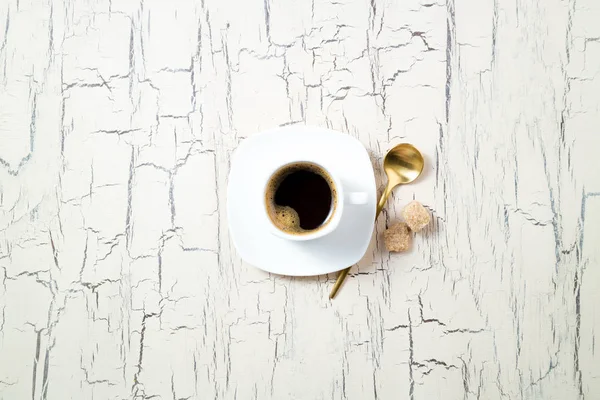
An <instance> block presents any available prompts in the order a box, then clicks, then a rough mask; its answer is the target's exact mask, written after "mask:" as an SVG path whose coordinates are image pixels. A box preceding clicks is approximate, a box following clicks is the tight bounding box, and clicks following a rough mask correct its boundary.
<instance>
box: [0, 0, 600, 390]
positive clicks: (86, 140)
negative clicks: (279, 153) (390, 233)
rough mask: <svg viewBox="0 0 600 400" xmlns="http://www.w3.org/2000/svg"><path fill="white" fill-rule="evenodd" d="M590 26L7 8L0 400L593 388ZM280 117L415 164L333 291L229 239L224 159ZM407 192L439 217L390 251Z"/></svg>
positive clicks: (303, 13) (282, 4)
mask: <svg viewBox="0 0 600 400" xmlns="http://www.w3.org/2000/svg"><path fill="white" fill-rule="evenodd" d="M599 18H600V3H599V2H598V1H597V0H577V1H575V0H562V1H561V0H544V1H538V0H505V1H499V0H448V2H447V3H444V2H443V0H442V1H440V2H435V0H431V1H429V0H405V1H395V0H371V1H369V0H361V1H359V0H340V1H323V0H312V1H309V0H306V1H299V0H177V1H166V0H112V1H110V0H106V1H100V0H98V1H89V0H56V1H51V0H2V1H1V2H0V398H1V399H3V400H13V399H29V398H31V399H33V400H36V399H48V400H50V399H57V400H66V399H236V398H237V399H360V400H363V399H476V398H477V399H561V400H565V399H587V400H590V399H600V372H598V367H600V344H599V343H596V342H598V341H599V339H600V336H599V335H600V270H599V261H600V250H599V249H598V245H599V244H600V172H599V169H600V167H599V162H598V149H600V132H599V129H600V128H599V127H600V95H599V93H600V77H599V73H600V24H598V23H597V21H598V19H599ZM291 122H300V123H308V124H313V125H320V126H327V127H331V128H334V129H339V130H341V131H344V132H347V133H348V134H350V135H354V136H356V137H357V138H359V139H360V140H361V141H362V142H363V143H364V144H365V146H367V148H368V149H370V151H372V154H373V162H374V164H375V165H376V166H378V168H379V165H380V163H381V157H382V155H383V154H384V152H385V151H386V150H387V149H388V148H389V147H391V146H392V145H394V144H396V143H399V142H405V141H407V142H411V143H414V144H415V145H416V146H418V147H419V148H420V149H421V150H422V151H423V153H424V154H425V155H426V157H427V169H426V172H425V175H424V177H423V179H421V180H420V182H419V183H418V184H415V185H414V186H410V187H404V188H402V189H400V190H398V191H397V192H396V193H395V195H394V198H393V200H392V201H391V202H390V203H389V207H388V210H387V212H386V213H384V214H383V215H382V218H380V220H379V222H378V224H377V232H376V234H375V235H374V238H375V239H374V241H373V245H372V247H371V250H370V251H369V253H368V254H367V255H366V256H365V259H364V260H363V261H362V262H361V264H360V266H359V267H358V269H356V268H355V269H353V274H352V276H351V277H350V279H348V281H347V283H346V285H345V286H344V287H343V289H342V291H341V293H340V295H339V298H338V299H336V300H335V301H334V302H330V301H328V300H327V293H328V292H329V289H330V287H331V284H332V282H333V280H334V276H333V275H330V276H322V277H318V278H301V279H292V278H286V277H279V276H271V275H268V274H265V273H263V272H261V271H259V270H257V269H255V268H253V267H250V266H248V265H245V264H244V263H242V262H241V260H240V259H239V257H238V256H237V254H236V252H235V250H234V248H233V246H232V243H231V241H230V238H229V235H228V232H227V215H226V213H225V202H226V183H227V174H228V168H229V159H230V156H231V154H232V152H233V150H234V149H235V148H236V146H237V145H238V144H239V143H240V142H241V141H242V140H243V139H244V138H245V137H248V136H249V135H252V134H254V133H255V132H257V131H260V130H262V129H266V128H271V127H274V126H278V125H281V124H287V123H291ZM378 171H379V169H378ZM378 179H379V182H380V184H381V183H382V176H380V173H379V175H378ZM413 198H416V199H418V200H420V201H421V202H423V203H424V204H426V205H427V206H428V207H430V209H431V210H432V212H433V214H434V216H435V218H434V219H435V223H434V224H433V225H432V226H431V228H430V229H429V230H428V231H426V232H425V233H424V234H423V235H419V236H417V237H416V238H415V242H414V248H413V250H412V251H411V252H410V253H409V254H404V255H389V254H387V253H386V252H385V251H384V250H383V249H382V246H381V243H380V242H379V241H377V239H378V238H379V237H380V236H381V232H382V230H383V229H384V227H385V225H386V223H388V222H389V221H393V220H396V219H397V217H398V215H399V211H400V210H401V207H402V206H403V205H404V204H406V203H408V202H409V201H410V200H411V199H413Z"/></svg>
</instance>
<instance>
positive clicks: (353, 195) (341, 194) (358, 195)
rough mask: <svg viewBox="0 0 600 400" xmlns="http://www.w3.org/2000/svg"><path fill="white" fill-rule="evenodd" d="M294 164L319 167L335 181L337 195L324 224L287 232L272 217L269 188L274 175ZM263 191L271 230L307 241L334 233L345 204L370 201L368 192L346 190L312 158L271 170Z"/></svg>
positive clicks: (363, 203) (362, 203) (328, 171)
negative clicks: (300, 230)
mask: <svg viewBox="0 0 600 400" xmlns="http://www.w3.org/2000/svg"><path fill="white" fill-rule="evenodd" d="M294 164H311V165H313V166H315V167H317V168H318V169H320V170H322V171H323V172H324V173H325V174H326V175H327V176H328V177H329V178H330V181H331V183H333V187H334V188H335V195H333V199H334V200H333V201H334V202H335V203H333V204H332V205H331V209H330V212H329V215H328V216H327V218H326V219H325V221H324V222H323V224H322V225H321V226H319V227H317V228H315V229H313V230H307V231H304V232H286V231H284V230H282V228H280V227H279V226H277V225H276V224H275V222H274V221H273V219H272V216H271V215H270V213H269V210H268V204H267V202H268V200H267V190H269V189H271V185H272V180H273V179H274V177H275V176H276V175H277V174H278V173H279V172H280V171H282V170H283V169H285V168H287V167H290V166H293V165H294ZM262 193H263V199H264V200H263V202H264V207H263V214H264V219H265V220H266V223H267V224H268V226H269V230H270V232H271V233H272V234H273V235H275V236H278V237H281V238H283V239H287V240H293V241H306V240H313V239H318V238H321V237H323V236H326V235H328V234H330V233H332V232H333V231H334V230H335V229H336V228H337V227H338V225H339V223H340V220H341V218H342V215H343V213H344V209H345V205H347V204H351V205H366V204H367V201H368V194H367V193H366V192H346V191H345V190H344V186H343V183H342V182H341V180H340V179H339V178H338V177H337V176H336V174H334V173H332V172H331V171H330V170H329V169H327V168H326V167H324V166H323V165H322V164H320V163H318V162H315V161H312V160H297V161H291V162H287V163H285V164H283V165H281V166H279V167H277V168H275V169H273V170H272V171H271V173H270V174H268V175H267V178H266V181H265V183H264V189H263V191H262Z"/></svg>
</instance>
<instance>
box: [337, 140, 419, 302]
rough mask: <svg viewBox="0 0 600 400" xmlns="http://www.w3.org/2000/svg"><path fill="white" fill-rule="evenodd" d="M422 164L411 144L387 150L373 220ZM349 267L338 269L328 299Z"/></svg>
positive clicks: (412, 177) (342, 279)
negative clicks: (384, 181) (384, 182)
mask: <svg viewBox="0 0 600 400" xmlns="http://www.w3.org/2000/svg"><path fill="white" fill-rule="evenodd" d="M423 164H424V161H423V156H422V155H421V153H420V152H419V150H417V149H416V148H415V147H414V146H413V145H412V144H408V143H402V144H399V145H397V146H395V147H394V148H393V149H391V150H390V151H388V153H387V154H386V155H385V159H384V160H383V169H384V170H385V174H386V175H387V179H388V182H387V186H386V187H385V190H384V191H383V194H382V195H381V198H380V199H379V203H378V204H377V213H375V220H377V217H378V216H379V213H381V210H382V209H383V206H384V205H385V203H386V201H387V199H388V197H390V194H392V190H393V189H394V188H395V187H396V186H398V185H406V184H407V183H411V182H412V181H414V180H415V179H417V178H418V177H419V175H421V171H423ZM350 268H352V267H348V268H346V269H344V270H342V271H340V274H339V275H338V278H337V280H336V281H335V284H334V285H333V289H331V293H329V298H330V299H333V298H334V297H335V295H336V293H337V292H338V290H339V289H340V286H342V282H344V279H346V276H347V275H348V271H350Z"/></svg>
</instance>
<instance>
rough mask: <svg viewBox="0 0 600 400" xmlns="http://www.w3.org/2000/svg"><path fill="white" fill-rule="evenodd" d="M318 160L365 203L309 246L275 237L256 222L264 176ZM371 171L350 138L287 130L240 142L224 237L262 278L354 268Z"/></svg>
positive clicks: (366, 236)
mask: <svg viewBox="0 0 600 400" xmlns="http://www.w3.org/2000/svg"><path fill="white" fill-rule="evenodd" d="M303 159H311V160H318V162H319V164H321V165H322V166H323V167H324V168H325V169H327V170H329V171H330V172H331V173H332V174H335V175H336V176H338V177H339V179H340V181H341V184H342V186H343V188H344V190H345V191H346V192H364V193H366V194H367V203H366V204H362V205H352V204H347V205H346V206H345V207H344V210H343V214H342V217H341V221H340V223H339V225H338V227H337V229H336V230H335V231H333V232H332V233H330V234H328V235H327V236H324V237H322V238H318V239H314V240H309V241H300V242H299V241H291V240H286V239H283V238H280V237H278V236H275V235H274V234H273V233H271V232H270V231H269V229H268V224H267V223H265V221H264V219H263V218H261V216H262V213H263V209H264V207H265V204H264V193H262V192H263V190H264V181H261V179H262V177H264V175H265V173H268V171H273V170H274V169H275V168H277V167H278V166H280V165H283V164H285V163H287V162H290V161H299V160H303ZM376 194H377V193H376V187H375V176H374V173H373V166H372V165H371V160H370V159H369V155H368V153H367V151H366V149H365V147H364V146H363V145H362V144H361V143H360V142H359V141H358V140H356V139H355V138H353V137H352V136H350V135H347V134H344V133H341V132H336V131H333V130H329V129H323V128H315V127H307V126H302V125H296V126H294V125H292V126H287V127H283V128H277V129H273V130H269V131H266V132H263V133H258V134H255V135H253V136H250V137H249V138H247V139H245V140H244V141H243V142H242V143H241V144H240V146H239V147H238V148H237V149H236V151H235V153H234V154H233V157H232V162H231V170H230V172H229V182H228V187H227V214H228V219H229V232H230V233H231V237H232V239H233V243H234V245H235V247H236V248H237V251H238V253H239V255H240V256H241V258H242V259H243V260H244V261H246V262H247V263H249V264H251V265H254V266H255V267H257V268H260V269H262V270H264V271H267V272H272V273H275V274H280V275H293V276H310V275H321V274H328V273H331V272H335V271H339V270H341V269H344V268H346V267H349V266H351V265H353V264H355V263H356V262H358V261H359V260H360V259H361V258H362V256H363V255H364V254H365V252H366V251H367V248H368V246H369V242H370V241H371V236H372V234H373V226H374V221H375V209H376V206H377V198H376V197H377V196H376Z"/></svg>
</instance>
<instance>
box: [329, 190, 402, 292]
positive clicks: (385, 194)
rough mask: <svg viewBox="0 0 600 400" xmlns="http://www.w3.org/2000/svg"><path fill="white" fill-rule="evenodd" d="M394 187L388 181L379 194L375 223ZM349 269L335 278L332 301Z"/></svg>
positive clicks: (342, 271)
mask: <svg viewBox="0 0 600 400" xmlns="http://www.w3.org/2000/svg"><path fill="white" fill-rule="evenodd" d="M394 186H395V185H393V184H392V183H391V182H389V181H388V184H387V185H386V187H385V190H384V191H383V193H382V194H381V197H380V198H379V203H377V212H376V213H375V221H377V217H379V214H380V213H381V210H383V206H384V205H385V203H386V202H387V200H388V197H390V194H392V189H394ZM350 268H352V266H350V267H348V268H346V269H343V270H341V271H340V273H339V274H338V277H337V279H336V281H335V283H334V284H333V288H331V292H330V293H329V298H330V299H333V298H334V297H335V295H336V294H337V292H338V290H340V287H341V286H342V283H343V282H344V279H346V276H348V272H349V271H350Z"/></svg>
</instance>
